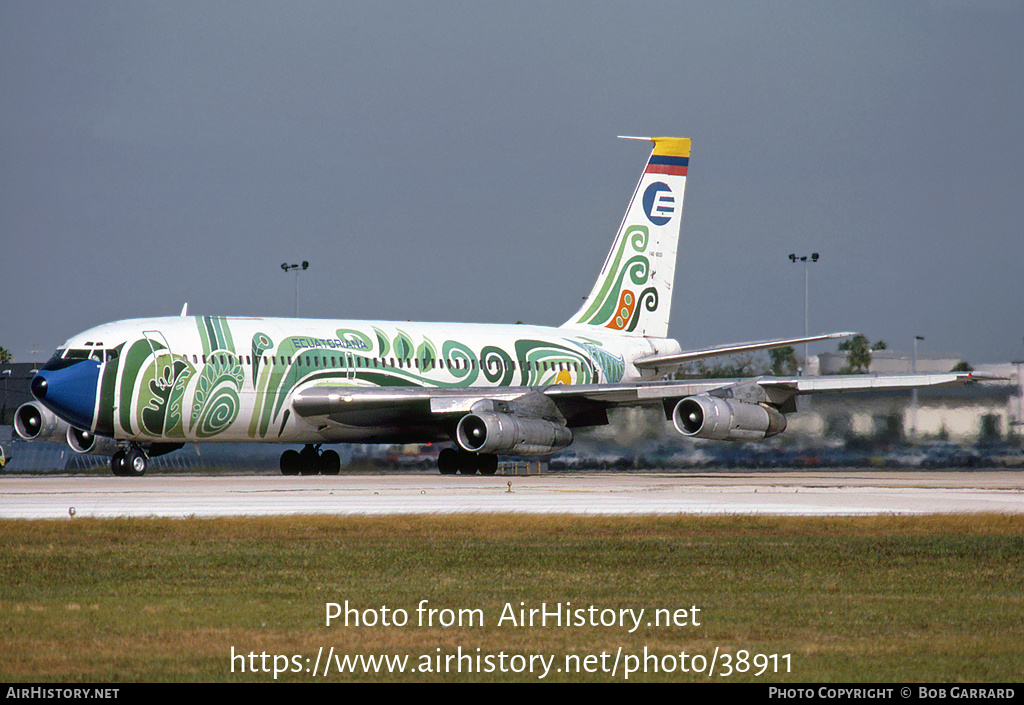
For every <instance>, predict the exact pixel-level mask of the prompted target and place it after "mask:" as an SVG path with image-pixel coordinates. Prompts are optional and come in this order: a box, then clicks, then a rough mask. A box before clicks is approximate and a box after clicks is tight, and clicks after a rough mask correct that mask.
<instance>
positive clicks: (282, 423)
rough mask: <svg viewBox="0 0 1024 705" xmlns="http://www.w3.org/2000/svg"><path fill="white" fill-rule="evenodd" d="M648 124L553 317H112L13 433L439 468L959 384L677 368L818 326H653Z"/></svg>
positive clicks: (663, 266)
mask: <svg viewBox="0 0 1024 705" xmlns="http://www.w3.org/2000/svg"><path fill="white" fill-rule="evenodd" d="M629 139H640V140H646V141H649V142H652V143H653V148H652V150H651V153H650V157H649V158H648V160H647V163H646V165H645V167H644V170H643V173H642V175H641V177H640V181H639V183H638V184H637V186H636V189H635V190H634V192H633V196H632V198H631V199H630V201H629V205H628V208H627V210H626V213H625V216H624V217H623V219H622V222H621V224H620V226H619V229H618V231H617V233H616V236H615V239H614V241H613V244H612V247H611V249H610V250H609V252H608V255H607V257H606V259H605V262H604V265H603V266H602V268H601V270H600V273H599V275H598V277H597V281H596V282H595V283H594V286H593V288H592V290H591V291H590V294H589V295H588V296H587V297H586V299H585V300H584V302H583V304H582V306H580V308H579V310H577V311H576V312H575V313H574V314H573V315H572V316H571V317H570V318H569V319H568V320H567V321H566V322H565V323H564V324H562V325H561V326H558V327H547V326H537V325H523V324H468V323H421V322H395V321H372V320H371V321H360V320H327V319H299V318H237V317H236V318H231V317H225V316H190V315H188V312H187V309H188V305H187V304H186V305H185V307H184V308H183V309H182V311H181V314H180V315H179V316H173V317H162V318H141V319H134V320H125V321H117V322H113V323H107V324H104V325H100V326H97V327H95V328H91V329H89V330H87V331H85V332H83V333H79V334H78V335H75V336H73V337H72V338H71V339H69V340H68V341H67V342H66V343H64V344H63V345H61V346H60V347H59V348H58V349H57V351H56V352H55V353H54V355H53V357H52V358H51V359H50V361H49V362H48V363H47V364H46V365H45V366H44V367H43V368H42V370H40V371H39V373H38V374H37V376H35V377H34V378H33V380H32V383H31V390H32V394H33V395H34V397H35V399H36V401H35V402H29V403H28V404H25V405H23V406H22V407H20V408H19V409H18V411H17V412H16V418H15V428H16V430H17V432H18V434H19V436H21V437H22V438H35V439H37V440H55V441H60V442H67V443H68V444H69V445H70V446H71V447H72V449H74V450H75V451H77V452H84V453H98V454H103V455H109V456H110V457H111V469H112V471H113V473H114V474H115V475H119V476H141V475H144V474H145V472H146V469H147V466H148V463H149V459H150V458H151V457H155V456H157V455H161V454H163V453H167V452H171V451H173V450H176V449H178V448H180V447H182V446H183V445H184V444H185V443H200V442H261V443H279V444H292V445H300V444H301V445H302V446H303V448H302V450H301V451H297V450H295V449H287V450H285V451H284V452H283V453H282V454H281V459H280V469H281V472H282V473H284V474H285V475H297V474H318V473H320V474H336V473H338V472H339V469H340V458H339V455H338V453H337V452H336V451H334V450H331V449H323V448H322V446H324V445H330V444H335V443H353V442H359V443H427V442H438V441H448V442H452V446H450V447H446V448H445V449H444V450H442V451H441V453H440V454H439V456H438V461H437V463H438V469H439V470H440V472H441V473H443V474H454V473H462V474H474V473H477V472H479V473H481V474H485V475H490V474H493V473H494V472H495V471H496V469H497V467H498V456H499V455H505V456H519V457H529V456H542V455H549V454H552V453H555V452H557V451H559V450H561V449H563V448H565V447H567V446H569V445H570V444H571V443H572V442H573V432H574V431H575V430H577V429H581V428H587V427H593V426H599V425H603V424H607V423H608V412H609V411H611V410H612V409H615V408H617V407H622V406H636V405H641V406H660V407H662V408H663V409H664V412H665V415H666V419H667V420H669V421H671V422H672V424H673V426H674V427H675V429H676V430H677V431H678V432H679V433H681V434H682V435H684V436H688V437H692V438H709V439H717V440H732V441H745V440H757V439H762V438H767V437H770V436H774V435H776V434H778V433H781V432H782V431H784V430H785V428H786V416H785V415H786V414H787V413H791V412H794V411H796V397H797V396H798V395H803V394H818V393H828V392H842V391H852V390H865V389H888V390H896V389H910V388H917V387H925V386H939V385H958V384H966V383H969V382H971V381H973V380H975V379H977V378H978V375H977V374H972V373H949V374H938V375H935V374H932V375H889V376H867V375H857V376H835V377H807V376H798V377H757V378H751V379H740V380H736V379H732V380H686V381H684V380H674V379H669V376H670V375H672V374H673V373H674V372H675V371H677V370H678V369H679V368H680V367H681V366H682V365H685V364H687V363H689V362H691V361H694V360H701V359H705V358H711V357H715V356H720V355H733V354H737V353H745V352H752V351H758V350H767V349H771V348H779V347H784V346H791V345H799V344H802V343H807V342H813V341H819V340H830V339H838V338H846V337H850V336H852V335H854V333H847V332H842V333H830V334H825V335H815V336H809V337H807V336H805V337H801V338H789V339H780V340H766V341H757V342H749V343H739V344H736V345H726V346H720V347H712V348H706V349H700V350H687V351H684V350H683V349H682V348H681V346H680V345H679V343H678V342H677V341H675V340H672V339H670V338H669V337H668V325H669V309H670V305H671V303H672V285H673V279H674V271H675V265H676V251H677V245H678V241H679V234H680V226H681V222H682V212H683V194H684V188H685V185H686V178H687V170H688V167H689V161H690V140H689V139H684V138H674V137H654V138H650V137H632V138H629Z"/></svg>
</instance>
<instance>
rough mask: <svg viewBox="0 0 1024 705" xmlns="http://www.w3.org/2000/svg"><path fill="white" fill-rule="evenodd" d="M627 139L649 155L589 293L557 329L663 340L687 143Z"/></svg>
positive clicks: (663, 138)
mask: <svg viewBox="0 0 1024 705" xmlns="http://www.w3.org/2000/svg"><path fill="white" fill-rule="evenodd" d="M633 139H647V140H651V141H652V142H654V150H653V151H652V152H651V157H650V159H648V160H647V168H645V169H644V173H643V176H641V177H640V183H639V184H638V185H637V187H636V191H635V192H634V193H633V199H632V200H631V201H630V203H629V208H628V209H627V210H626V217H625V218H623V220H622V225H620V226H619V232H618V235H616V237H615V243H614V244H613V245H612V249H611V251H610V252H609V253H608V257H607V259H605V262H604V266H603V267H602V268H601V274H600V275H599V276H598V278H597V282H596V283H595V284H594V288H593V290H592V291H591V292H590V295H589V296H587V299H586V301H585V302H584V303H583V306H582V308H580V310H579V311H577V312H576V314H575V315H574V316H573V317H572V318H570V319H569V320H568V321H567V322H566V323H565V324H564V325H563V327H565V328H593V329H594V330H595V332H596V331H597V329H600V330H601V331H602V332H620V333H622V334H624V335H638V336H647V337H653V338H666V337H668V317H669V308H670V307H671V304H672V280H673V277H674V276H675V268H676V247H677V245H678V242H679V226H680V223H681V218H682V213H683V189H684V187H685V186H686V169H687V167H688V166H689V163H690V140H688V139H683V138H679V137H642V138H633Z"/></svg>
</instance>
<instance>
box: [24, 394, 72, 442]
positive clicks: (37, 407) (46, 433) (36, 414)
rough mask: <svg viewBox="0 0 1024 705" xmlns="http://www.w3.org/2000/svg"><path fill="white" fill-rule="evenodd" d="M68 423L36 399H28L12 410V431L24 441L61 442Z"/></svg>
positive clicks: (64, 436)
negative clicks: (28, 400)
mask: <svg viewBox="0 0 1024 705" xmlns="http://www.w3.org/2000/svg"><path fill="white" fill-rule="evenodd" d="M69 428H70V426H68V423H67V422H66V421H64V420H63V419H60V418H58V417H57V415H56V414H54V413H53V412H52V411H50V410H49V409H47V408H46V407H45V406H43V405H42V404H40V403H39V402H37V401H30V402H27V403H25V404H22V405H21V406H19V407H18V410H17V411H15V412H14V431H15V433H17V434H18V437H19V438H24V439H25V440H26V441H53V442H55V443H63V442H64V441H65V438H66V434H67V432H68V429H69Z"/></svg>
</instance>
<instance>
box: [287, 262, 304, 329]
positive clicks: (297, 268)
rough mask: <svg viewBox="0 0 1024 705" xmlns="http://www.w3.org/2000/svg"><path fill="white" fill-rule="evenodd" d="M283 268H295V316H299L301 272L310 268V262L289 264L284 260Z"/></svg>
mask: <svg viewBox="0 0 1024 705" xmlns="http://www.w3.org/2000/svg"><path fill="white" fill-rule="evenodd" d="M281 269H283V270H284V271H286V272H290V271H292V270H295V317H296V318H298V317H299V272H300V271H304V270H307V269H309V262H303V263H302V264H288V263H287V262H283V263H282V264H281Z"/></svg>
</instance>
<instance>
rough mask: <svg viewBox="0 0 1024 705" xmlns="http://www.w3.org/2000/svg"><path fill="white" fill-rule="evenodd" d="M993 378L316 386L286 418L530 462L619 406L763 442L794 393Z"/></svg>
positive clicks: (342, 434) (695, 429)
mask: <svg viewBox="0 0 1024 705" xmlns="http://www.w3.org/2000/svg"><path fill="white" fill-rule="evenodd" d="M980 379H994V378H993V377H989V376H985V375H979V374H978V373H972V372H960V373H948V374H928V375H849V376H829V377H757V378H751V379H712V380H688V381H687V380H684V381H676V380H672V381H661V382H632V383H619V384H588V385H587V384H585V385H557V386H551V387H543V388H542V387H470V388H458V389H431V388H422V387H370V388H366V387H341V386H320V387H313V388H309V389H305V390H303V391H301V392H299V393H298V394H297V395H296V396H295V398H294V399H293V401H292V410H293V411H294V413H296V414H297V415H298V416H300V417H302V418H303V419H305V420H306V421H307V422H308V423H310V424H311V425H313V426H315V427H316V428H317V429H318V431H319V432H320V434H321V435H322V436H323V438H324V440H325V441H326V442H345V441H349V442H405V443H412V442H426V441H434V440H446V439H454V440H456V442H458V443H459V445H460V446H462V447H463V448H464V449H466V450H470V451H473V452H479V453H502V454H509V455H537V454H544V453H550V452H554V451H555V450H558V449H560V448H564V447H565V446H567V445H569V443H571V442H572V435H571V433H569V432H568V429H572V428H579V427H586V426H598V425H603V424H606V423H608V416H607V412H608V410H610V409H613V408H616V407H622V406H662V407H663V408H664V410H665V413H666V416H667V417H668V418H669V419H671V420H672V421H673V423H674V424H675V426H676V429H677V430H678V431H679V432H680V433H682V434H683V435H687V436H693V437H698V438H715V439H720V440H750V439H753V438H765V437H767V436H771V435H775V434H776V433H779V432H781V431H782V430H784V429H785V427H786V422H785V417H784V415H783V414H784V413H787V412H791V411H795V410H796V406H795V402H794V399H795V397H796V396H797V395H801V394H825V393H836V392H851V391H866V390H889V391H893V390H901V389H914V388H922V387H940V386H955V385H963V384H969V383H971V382H975V381H978V380H980Z"/></svg>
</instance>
